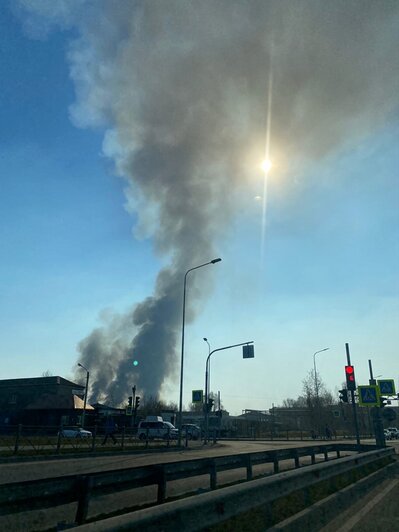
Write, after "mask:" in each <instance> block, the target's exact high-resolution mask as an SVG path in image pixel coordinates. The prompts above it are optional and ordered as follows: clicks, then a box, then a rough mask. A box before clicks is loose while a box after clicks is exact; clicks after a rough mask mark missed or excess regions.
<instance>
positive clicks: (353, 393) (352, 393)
mask: <svg viewBox="0 0 399 532" xmlns="http://www.w3.org/2000/svg"><path fill="white" fill-rule="evenodd" d="M345 349H346V359H347V361H348V366H350V365H351V357H350V354H349V344H348V343H346V344H345ZM349 391H350V393H351V400H352V409H353V421H354V424H355V431H356V443H357V444H358V445H359V446H360V436H359V424H358V421H357V410H356V402H355V392H354V390H349Z"/></svg>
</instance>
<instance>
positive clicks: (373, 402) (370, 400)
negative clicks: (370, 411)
mask: <svg viewBox="0 0 399 532" xmlns="http://www.w3.org/2000/svg"><path fill="white" fill-rule="evenodd" d="M357 392H358V394H359V405H360V406H380V390H379V387H378V386H374V385H370V386H358V387H357Z"/></svg>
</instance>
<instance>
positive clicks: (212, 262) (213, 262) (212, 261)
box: [211, 259, 222, 264]
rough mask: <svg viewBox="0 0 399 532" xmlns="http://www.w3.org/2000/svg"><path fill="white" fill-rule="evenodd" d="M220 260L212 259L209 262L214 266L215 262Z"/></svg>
mask: <svg viewBox="0 0 399 532" xmlns="http://www.w3.org/2000/svg"><path fill="white" fill-rule="evenodd" d="M221 260H222V259H213V260H211V264H216V263H217V262H220V261H221Z"/></svg>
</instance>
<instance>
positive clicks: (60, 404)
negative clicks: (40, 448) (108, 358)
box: [0, 377, 94, 427]
mask: <svg viewBox="0 0 399 532" xmlns="http://www.w3.org/2000/svg"><path fill="white" fill-rule="evenodd" d="M84 392H85V388H84V386H81V385H80V384H76V383H74V382H71V381H69V380H67V379H64V378H63V377H31V378H26V379H5V380H0V427H4V426H11V425H17V424H20V423H21V424H23V425H34V426H38V425H39V426H40V425H41V426H49V425H52V426H60V425H61V424H62V425H77V424H79V423H80V422H81V416H82V413H83V406H84V401H83V397H84ZM92 411H94V409H93V408H92V407H91V406H90V405H86V416H87V415H88V413H89V412H92Z"/></svg>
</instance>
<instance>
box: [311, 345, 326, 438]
mask: <svg viewBox="0 0 399 532" xmlns="http://www.w3.org/2000/svg"><path fill="white" fill-rule="evenodd" d="M329 349H330V348H329V347H325V348H324V349H320V350H319V351H316V353H314V354H313V370H314V386H315V391H316V407H317V410H318V411H319V417H320V404H319V383H318V382H317V370H316V355H317V354H318V353H323V351H328V350H329ZM319 429H320V427H319Z"/></svg>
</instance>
